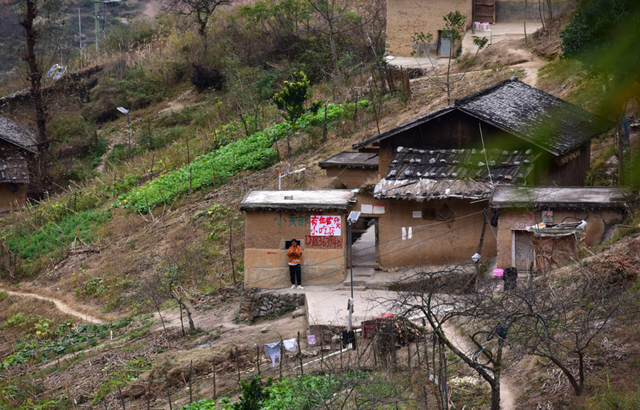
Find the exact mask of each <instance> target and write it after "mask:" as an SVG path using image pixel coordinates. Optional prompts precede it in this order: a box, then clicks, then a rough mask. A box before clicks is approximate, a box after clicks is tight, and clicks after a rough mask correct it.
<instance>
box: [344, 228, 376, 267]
mask: <svg viewBox="0 0 640 410" xmlns="http://www.w3.org/2000/svg"><path fill="white" fill-rule="evenodd" d="M351 235H352V245H353V266H354V267H356V266H358V267H369V268H373V267H374V266H375V264H376V262H378V261H379V259H378V218H369V217H367V218H361V219H359V220H358V222H357V223H356V224H354V225H353V226H352V227H351Z"/></svg>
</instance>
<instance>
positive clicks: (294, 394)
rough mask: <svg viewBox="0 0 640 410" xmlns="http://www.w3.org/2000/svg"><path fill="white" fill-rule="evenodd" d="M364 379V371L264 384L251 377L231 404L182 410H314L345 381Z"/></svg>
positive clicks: (226, 401)
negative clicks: (238, 396)
mask: <svg viewBox="0 0 640 410" xmlns="http://www.w3.org/2000/svg"><path fill="white" fill-rule="evenodd" d="M367 377H368V375H367V373H363V372H348V373H344V374H326V375H323V376H311V375H307V376H299V377H286V378H284V379H283V380H282V381H279V382H274V380H273V379H272V378H271V377H270V378H268V379H267V381H266V382H265V383H264V384H263V383H262V382H261V380H260V376H253V377H252V378H250V379H245V380H243V381H241V382H240V384H241V386H242V394H241V395H240V398H239V400H238V401H237V402H235V403H231V401H230V400H229V399H228V398H222V399H220V400H219V401H218V403H216V402H214V401H213V400H211V399H206V400H201V401H198V402H194V403H191V404H190V405H188V406H185V407H182V410H214V409H220V410H284V409H315V408H318V406H320V405H321V404H322V402H323V401H325V400H326V399H328V398H329V397H331V396H332V395H333V394H335V393H336V392H338V391H340V390H342V389H344V388H345V387H346V385H347V383H348V382H351V383H353V382H354V381H357V380H364V379H366V378H367Z"/></svg>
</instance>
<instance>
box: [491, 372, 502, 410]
mask: <svg viewBox="0 0 640 410" xmlns="http://www.w3.org/2000/svg"><path fill="white" fill-rule="evenodd" d="M491 410H500V379H497V380H496V381H495V384H492V385H491Z"/></svg>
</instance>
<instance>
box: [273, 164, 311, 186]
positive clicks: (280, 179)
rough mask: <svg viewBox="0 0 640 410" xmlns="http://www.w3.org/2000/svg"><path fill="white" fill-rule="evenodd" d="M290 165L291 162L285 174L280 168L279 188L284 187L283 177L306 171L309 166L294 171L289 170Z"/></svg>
mask: <svg viewBox="0 0 640 410" xmlns="http://www.w3.org/2000/svg"><path fill="white" fill-rule="evenodd" d="M289 167H291V164H287V170H286V171H284V174H281V173H280V170H278V190H281V189H282V178H284V177H286V176H289V175H293V174H297V173H299V172H302V171H304V170H305V169H307V168H301V169H299V170H296V171H293V172H289Z"/></svg>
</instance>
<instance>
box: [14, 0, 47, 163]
mask: <svg viewBox="0 0 640 410" xmlns="http://www.w3.org/2000/svg"><path fill="white" fill-rule="evenodd" d="M25 6H26V14H25V16H24V19H22V20H21V21H20V25H21V26H22V27H24V30H25V36H26V38H27V44H26V54H25V55H23V56H22V59H23V60H24V61H25V62H26V63H27V65H28V70H29V72H28V74H27V80H28V81H29V94H30V96H31V99H32V100H33V107H34V110H35V120H36V131H37V133H38V141H39V142H44V141H46V140H47V111H46V107H45V102H44V96H43V93H42V75H43V73H42V67H40V66H39V65H38V60H37V57H36V45H37V42H38V37H39V34H38V30H37V28H36V27H34V22H35V21H36V19H38V17H39V16H38V4H37V1H36V0H26V2H25ZM46 150H47V144H40V145H38V151H40V155H41V158H40V161H41V164H42V166H43V167H42V169H41V172H43V173H44V169H45V166H46V165H45V164H46V161H45V159H44V154H45V152H46Z"/></svg>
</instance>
